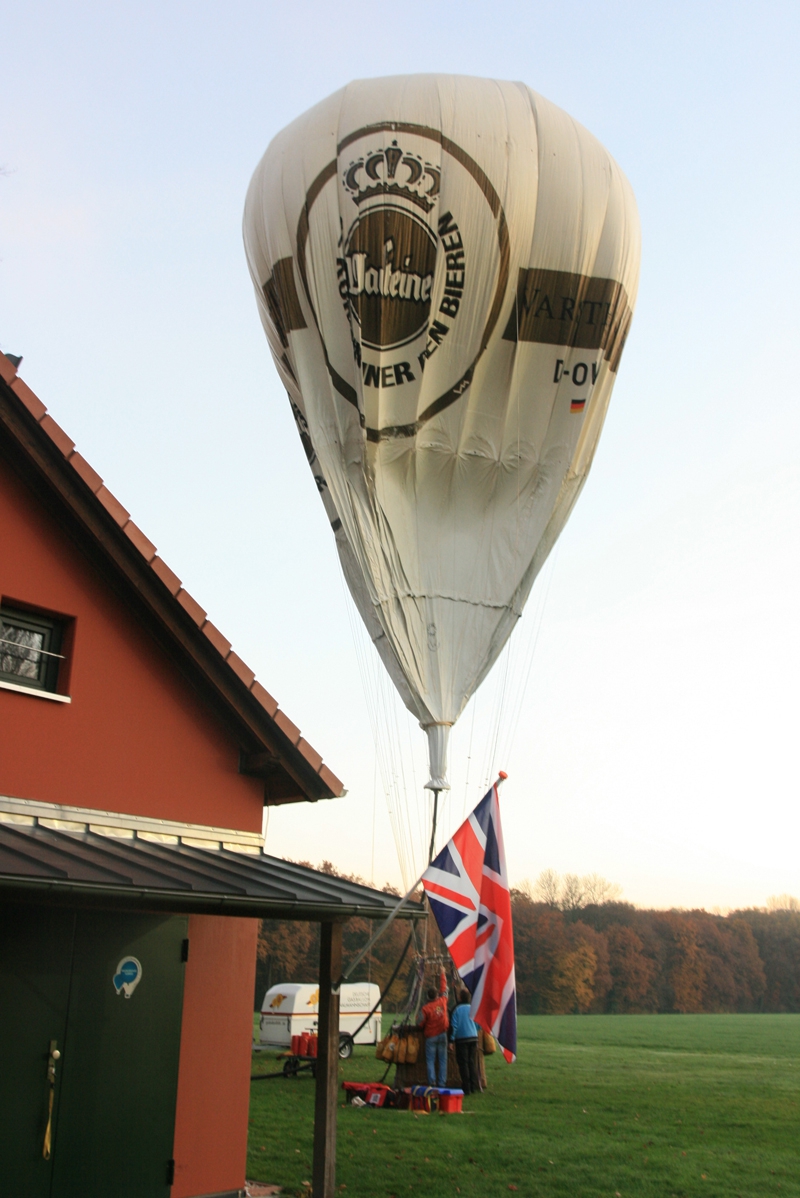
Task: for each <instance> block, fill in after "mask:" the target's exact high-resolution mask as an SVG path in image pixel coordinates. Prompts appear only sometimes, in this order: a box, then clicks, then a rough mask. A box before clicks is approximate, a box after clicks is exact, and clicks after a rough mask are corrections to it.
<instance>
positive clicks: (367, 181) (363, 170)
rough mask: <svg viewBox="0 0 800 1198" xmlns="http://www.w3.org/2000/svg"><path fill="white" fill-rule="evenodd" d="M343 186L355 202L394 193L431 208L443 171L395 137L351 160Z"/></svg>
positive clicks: (434, 201)
mask: <svg viewBox="0 0 800 1198" xmlns="http://www.w3.org/2000/svg"><path fill="white" fill-rule="evenodd" d="M344 186H345V189H346V190H347V191H348V192H349V193H350V195H351V196H352V198H353V200H354V202H355V203H356V204H363V203H364V202H365V201H366V200H371V199H373V197H375V196H393V197H395V198H397V199H405V200H409V201H410V202H411V203H412V204H416V206H417V207H418V208H421V209H422V211H423V212H430V211H431V209H432V208H433V206H434V204H435V203H436V201H437V200H438V198H439V188H440V186H441V172H440V171H439V169H438V167H435V166H431V164H430V163H429V162H425V161H424V160H423V159H422V158H420V157H419V156H418V155H417V154H411V153H407V152H406V151H405V150H403V149H401V147H400V146H398V144H397V142H396V141H393V142H392V144H391V145H390V146H387V147H386V148H385V149H382V150H375V151H370V152H369V153H367V154H364V156H363V157H361V158H359V159H358V160H357V161H356V162H351V163H350V165H349V166H348V168H347V170H346V171H345V172H344Z"/></svg>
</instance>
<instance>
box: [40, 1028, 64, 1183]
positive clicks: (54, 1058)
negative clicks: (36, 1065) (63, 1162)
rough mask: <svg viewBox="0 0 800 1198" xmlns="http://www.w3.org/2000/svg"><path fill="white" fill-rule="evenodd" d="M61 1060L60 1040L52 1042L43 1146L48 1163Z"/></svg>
mask: <svg viewBox="0 0 800 1198" xmlns="http://www.w3.org/2000/svg"><path fill="white" fill-rule="evenodd" d="M60 1060H61V1053H60V1052H59V1051H58V1040H51V1041H50V1055H49V1056H48V1058H47V1088H48V1091H49V1093H48V1096H47V1127H46V1128H45V1132H44V1144H43V1145H42V1156H43V1157H44V1159H45V1160H46V1161H49V1160H50V1150H51V1148H52V1143H53V1099H54V1098H55V1093H56V1063H57V1062H58V1061H60Z"/></svg>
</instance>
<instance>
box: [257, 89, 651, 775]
mask: <svg viewBox="0 0 800 1198" xmlns="http://www.w3.org/2000/svg"><path fill="white" fill-rule="evenodd" d="M244 241H245V249H246V254H247V261H248V264H249V268H250V272H251V276H252V279H253V283H254V285H255V291H256V296H257V300H258V305H259V310H260V314H261V319H262V322H263V325H264V329H265V331H266V335H267V339H268V341H269V345H270V349H271V350H272V354H273V357H274V359H275V364H276V366H277V369H278V372H279V374H280V376H281V379H282V381H283V384H284V386H285V388H286V391H287V392H288V395H289V400H290V403H291V405H292V410H293V412H294V417H295V420H296V422H297V427H298V430H299V432H300V436H301V438H302V441H303V445H304V447H305V451H306V454H307V457H308V461H309V464H310V466H311V469H312V472H313V475H314V479H315V482H316V484H317V487H318V489H319V492H320V496H321V498H322V501H323V504H324V505H325V510H326V512H327V515H328V519H329V521H330V524H331V528H332V529H333V532H334V535H335V537H336V544H337V548H338V551H339V556H340V559H341V564H342V568H343V571H344V575H345V578H346V580H347V584H348V587H349V589H350V592H351V594H352V596H353V599H354V601H355V603H356V606H357V608H358V611H359V612H360V615H361V617H362V619H363V621H364V623H365V625H366V627H367V629H368V630H369V633H370V636H371V637H372V640H373V642H374V644H375V646H376V648H377V650H378V653H379V654H380V656H381V658H382V660H383V663H384V665H385V667H386V669H387V670H388V672H389V674H390V676H391V678H392V680H393V682H394V684H395V686H396V687H397V690H398V691H399V693H400V695H401V696H402V698H403V700H404V702H405V704H406V706H407V707H408V708H409V710H410V711H411V712H412V713H413V714H414V715H415V716H416V717H417V719H418V720H419V723H420V724H421V726H422V727H423V728H424V729H425V731H426V732H427V735H428V748H429V766H430V778H429V781H428V782H427V784H426V785H427V787H428V788H429V789H431V790H433V791H434V794H435V795H437V796H438V792H439V791H440V790H442V789H445V788H447V786H448V782H447V743H448V734H449V731H450V728H451V727H452V725H453V724H454V722H455V721H456V720H457V719H458V717H459V715H460V714H461V712H462V711H463V709H464V707H465V705H466V703H467V702H468V700H469V698H470V696H471V695H472V694H473V692H474V691H475V690H476V688H477V687H478V686H479V685H480V683H481V681H482V680H483V679H484V678H485V677H486V675H487V673H488V672H489V670H490V669H491V667H492V664H493V663H494V662H495V660H496V658H497V656H498V654H499V653H500V651H501V649H502V648H503V646H504V644H505V642H506V641H507V639H508V637H509V636H510V634H511V632H512V630H513V629H514V626H515V625H516V623H517V621H518V620H519V618H520V616H521V614H522V609H523V606H524V604H525V601H526V599H527V598H528V595H529V593H530V590H531V587H532V586H533V582H534V580H535V578H536V576H537V574H538V572H539V570H540V569H541V567H542V565H543V564H544V562H545V560H546V558H547V556H548V554H549V553H550V550H551V549H552V547H553V545H554V543H555V541H556V538H557V537H558V535H559V533H560V532H561V529H562V528H563V527H564V524H565V522H566V520H567V518H568V516H569V514H570V512H571V510H572V507H573V504H574V503H575V501H576V499H577V498H578V495H579V494H580V490H581V487H582V486H583V483H584V481H585V479H586V476H587V474H588V471H589V467H590V465H591V462H592V458H593V455H594V451H595V447H596V445H597V441H598V438H599V436H600V432H601V429H602V427H603V421H604V418H605V414H606V409H607V407H608V403H609V399H610V396H611V391H612V388H613V385H614V380H615V378H616V374H617V369H618V367H619V362H620V356H621V354H622V349H623V346H624V344H625V339H626V336H627V333H628V329H629V326H630V322H631V316H632V312H633V307H634V303H635V299H636V290H637V283H638V272H639V224H638V217H637V212H636V204H635V201H634V198H633V193H632V191H631V188H630V185H629V183H628V181H627V180H626V178H625V176H624V175H623V173H622V171H621V170H620V169H619V167H618V166H617V164H616V163H615V162H614V160H613V159H612V158H611V156H610V155H609V154H608V153H607V152H606V150H604V149H603V147H602V146H601V145H600V144H599V142H597V141H596V139H595V138H594V137H593V136H592V135H591V134H590V133H588V132H587V131H586V130H585V129H584V128H583V127H582V126H581V125H579V124H578V123H577V122H576V121H574V120H573V119H572V118H571V117H569V116H568V115H567V114H566V113H565V112H563V111H562V110H561V109H559V108H557V107H556V106H555V105H554V104H551V103H550V102H549V101H547V100H546V99H544V98H543V97H542V96H540V95H537V94H536V93H535V92H533V91H531V89H530V88H528V87H527V86H525V85H523V84H521V83H508V82H497V81H494V80H488V79H474V78H467V77H460V76H450V75H414V76H398V77H393V78H386V79H368V80H360V81H357V82H354V83H351V84H349V85H348V86H347V87H345V88H343V89H342V90H341V91H338V92H336V93H335V94H334V95H332V96H330V97H329V98H328V99H326V100H323V101H322V102H321V103H319V104H317V105H316V106H315V107H314V108H312V109H310V111H308V112H307V113H305V114H304V115H303V116H301V117H299V118H298V119H297V120H295V121H294V122H293V123H292V124H291V125H289V126H288V127H287V128H286V129H284V130H283V131H282V132H281V133H279V134H278V135H277V136H276V137H275V138H274V140H273V141H272V143H271V144H270V146H269V148H268V149H267V151H266V153H265V155H264V157H263V158H262V160H261V162H260V163H259V165H258V167H257V168H256V171H255V174H254V175H253V179H252V182H251V184H250V188H249V191H248V194H247V200H246V205H245V214H244Z"/></svg>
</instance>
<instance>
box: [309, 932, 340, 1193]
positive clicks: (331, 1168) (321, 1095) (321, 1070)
mask: <svg viewBox="0 0 800 1198" xmlns="http://www.w3.org/2000/svg"><path fill="white" fill-rule="evenodd" d="M341 976H342V925H341V924H340V923H323V924H321V925H320V945H319V1021H318V1024H319V1027H318V1031H319V1043H318V1046H317V1054H318V1055H317V1091H316V1096H315V1098H314V1169H313V1173H312V1178H313V1188H312V1191H311V1192H312V1196H313V1198H334V1194H335V1191H336V1102H337V1099H338V1096H339V1095H338V1089H339V994H338V992H337V993H336V994H333V993H332V991H331V986H332V985H333V983H334V982H338V980H339V978H340V977H341Z"/></svg>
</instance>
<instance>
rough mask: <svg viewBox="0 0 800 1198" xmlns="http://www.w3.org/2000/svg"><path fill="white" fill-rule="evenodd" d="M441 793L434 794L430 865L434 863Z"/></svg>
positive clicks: (429, 854)
mask: <svg viewBox="0 0 800 1198" xmlns="http://www.w3.org/2000/svg"><path fill="white" fill-rule="evenodd" d="M441 793H442V792H441V791H440V790H434V792H433V820H432V822H431V847H430V848H429V849H428V865H430V863H431V861H433V846H434V842H435V840H436V822H437V820H438V818H439V795H440V794H441Z"/></svg>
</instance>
